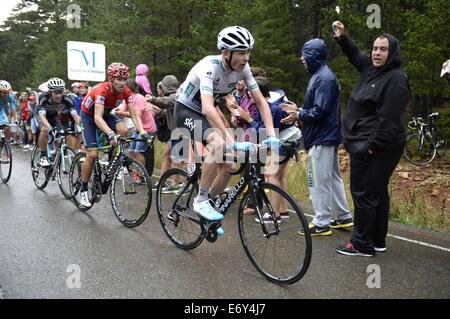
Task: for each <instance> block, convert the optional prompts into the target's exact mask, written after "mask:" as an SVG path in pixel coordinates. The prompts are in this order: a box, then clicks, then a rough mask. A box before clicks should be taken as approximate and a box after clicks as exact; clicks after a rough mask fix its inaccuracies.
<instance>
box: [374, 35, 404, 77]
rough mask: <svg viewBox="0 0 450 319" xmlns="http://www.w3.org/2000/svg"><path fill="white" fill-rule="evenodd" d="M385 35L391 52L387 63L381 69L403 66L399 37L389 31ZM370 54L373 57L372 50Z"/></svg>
mask: <svg viewBox="0 0 450 319" xmlns="http://www.w3.org/2000/svg"><path fill="white" fill-rule="evenodd" d="M383 36H385V37H386V38H387V39H388V42H389V52H388V58H387V60H386V63H385V64H384V65H383V66H382V67H381V68H380V71H381V70H383V71H384V70H390V69H396V68H399V67H401V66H402V64H403V56H402V51H401V49H400V44H399V43H398V40H397V38H396V37H394V36H393V35H391V34H387V33H386V34H383ZM370 56H371V57H372V52H370Z"/></svg>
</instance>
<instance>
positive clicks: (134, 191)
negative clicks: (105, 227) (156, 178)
mask: <svg viewBox="0 0 450 319" xmlns="http://www.w3.org/2000/svg"><path fill="white" fill-rule="evenodd" d="M109 194H110V197H111V204H112V209H113V211H114V214H115V216H116V217H117V219H118V220H119V221H120V222H121V223H122V224H123V225H124V226H126V227H130V228H131V227H136V226H139V225H140V224H142V223H143V222H144V220H145V219H146V218H147V216H148V212H149V211H150V205H151V203H152V185H151V181H150V177H149V176H148V173H147V170H146V169H145V167H144V165H142V164H141V163H139V162H138V161H136V160H135V159H132V158H129V157H127V158H125V160H124V161H123V163H122V165H121V166H120V167H119V168H118V169H117V171H116V172H115V174H114V176H113V179H112V181H111V189H110V193H109Z"/></svg>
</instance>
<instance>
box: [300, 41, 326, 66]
mask: <svg viewBox="0 0 450 319" xmlns="http://www.w3.org/2000/svg"><path fill="white" fill-rule="evenodd" d="M302 55H303V58H304V59H305V61H306V64H307V65H308V72H309V73H311V74H314V73H316V71H317V70H318V69H320V67H321V66H322V65H324V64H325V60H326V58H327V46H326V44H325V41H323V40H322V39H318V38H316V39H312V40H309V41H308V42H306V43H305V44H304V45H303V49H302Z"/></svg>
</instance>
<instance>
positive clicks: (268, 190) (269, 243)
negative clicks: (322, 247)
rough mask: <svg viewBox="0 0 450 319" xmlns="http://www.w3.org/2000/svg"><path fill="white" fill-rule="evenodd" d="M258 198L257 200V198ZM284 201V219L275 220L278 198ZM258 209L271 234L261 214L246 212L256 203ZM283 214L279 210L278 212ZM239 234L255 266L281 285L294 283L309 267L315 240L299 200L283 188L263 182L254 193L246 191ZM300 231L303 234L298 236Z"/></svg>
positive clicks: (240, 209)
mask: <svg viewBox="0 0 450 319" xmlns="http://www.w3.org/2000/svg"><path fill="white" fill-rule="evenodd" d="M254 198H255V199H256V200H255V199H254ZM280 200H281V202H283V203H284V204H283V205H279V206H278V207H281V208H280V210H281V209H282V212H288V215H286V214H283V215H284V216H282V218H283V219H282V220H281V222H277V221H274V217H276V213H275V210H274V207H275V206H274V204H276V202H275V201H280ZM255 202H256V203H257V204H256V205H253V206H254V207H255V209H259V211H260V213H261V217H266V218H262V220H263V223H264V225H265V227H266V230H267V231H268V233H269V235H268V236H267V235H265V234H264V232H263V230H262V225H261V223H260V222H257V221H256V220H255V217H258V218H259V216H258V214H257V213H256V214H255V215H244V213H243V212H244V208H245V207H246V206H247V205H248V204H254V203H255ZM278 213H280V212H278ZM238 224H239V235H240V237H241V242H242V245H243V247H244V250H245V253H246V254H247V256H248V258H249V259H250V261H251V262H252V264H253V265H254V266H255V267H256V269H257V270H258V271H259V272H260V273H261V274H262V275H263V276H264V277H265V278H267V279H268V280H269V281H272V282H275V283H279V284H293V283H295V282H297V281H298V280H300V279H301V278H302V277H303V276H304V275H305V273H306V271H307V270H308V267H309V264H310V261H311V254H312V243H311V236H310V233H309V229H308V223H307V220H306V218H305V216H304V214H303V210H302V209H301V207H300V206H299V205H298V203H297V201H296V200H295V199H294V198H293V197H292V196H291V195H290V194H288V193H287V192H286V191H284V190H283V189H281V188H280V187H278V186H276V185H273V184H269V183H261V184H260V186H259V187H258V188H257V189H256V194H254V196H252V194H251V192H250V191H249V192H247V193H246V194H245V195H244V198H243V199H242V201H241V204H240V207H239V213H238ZM299 231H300V232H302V233H304V234H305V235H304V236H301V235H299Z"/></svg>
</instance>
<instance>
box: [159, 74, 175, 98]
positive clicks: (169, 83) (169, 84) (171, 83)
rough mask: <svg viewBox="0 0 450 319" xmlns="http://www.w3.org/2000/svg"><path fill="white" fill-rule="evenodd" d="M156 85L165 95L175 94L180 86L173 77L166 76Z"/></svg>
mask: <svg viewBox="0 0 450 319" xmlns="http://www.w3.org/2000/svg"><path fill="white" fill-rule="evenodd" d="M158 85H160V86H161V87H162V89H163V90H164V93H165V94H166V95H169V94H172V93H175V92H176V91H177V90H178V87H179V86H180V84H179V83H178V79H177V78H176V77H175V76H174V75H166V76H165V77H164V78H163V79H162V81H161V82H159V83H158Z"/></svg>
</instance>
